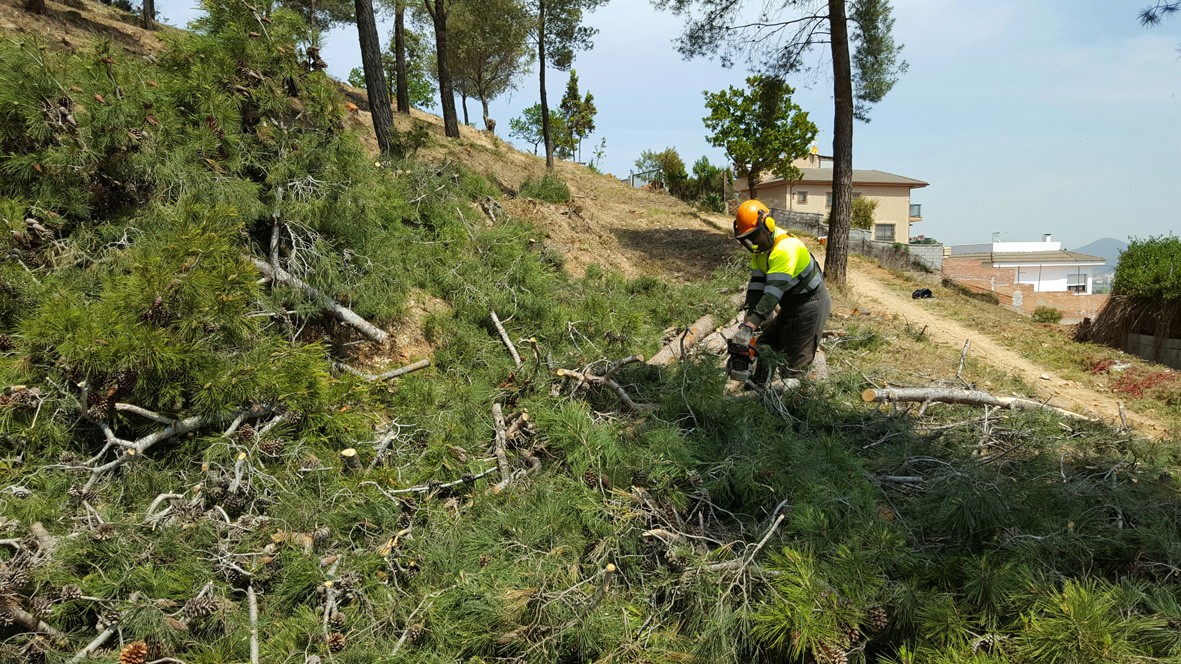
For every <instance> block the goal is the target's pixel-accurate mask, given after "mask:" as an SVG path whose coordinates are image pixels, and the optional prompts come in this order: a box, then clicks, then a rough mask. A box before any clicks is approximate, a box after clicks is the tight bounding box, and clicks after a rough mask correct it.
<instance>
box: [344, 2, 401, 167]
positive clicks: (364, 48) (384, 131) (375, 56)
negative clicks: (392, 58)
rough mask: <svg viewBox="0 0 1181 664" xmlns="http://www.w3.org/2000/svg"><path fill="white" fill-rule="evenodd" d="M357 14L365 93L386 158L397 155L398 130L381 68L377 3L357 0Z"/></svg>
mask: <svg viewBox="0 0 1181 664" xmlns="http://www.w3.org/2000/svg"><path fill="white" fill-rule="evenodd" d="M353 4H354V6H355V7H356V10H357V35H358V37H359V38H360V40H361V66H362V67H363V68H364V70H365V92H366V95H367V96H368V98H369V111H370V112H371V113H372V115H373V133H374V134H375V135H376V136H377V146H378V148H379V149H380V150H381V153H382V154H385V155H388V154H392V153H393V144H392V143H391V142H390V135H391V133H392V131H393V126H394V114H393V111H391V110H390V92H389V88H388V87H386V84H385V71H384V69H383V68H382V66H381V41H380V40H379V39H378V37H377V20H376V19H375V18H374V16H373V0H355V2H354V3H353Z"/></svg>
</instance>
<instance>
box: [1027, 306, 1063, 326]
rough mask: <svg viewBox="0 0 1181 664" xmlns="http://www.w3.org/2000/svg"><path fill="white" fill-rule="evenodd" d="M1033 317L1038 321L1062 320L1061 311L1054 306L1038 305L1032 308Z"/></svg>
mask: <svg viewBox="0 0 1181 664" xmlns="http://www.w3.org/2000/svg"><path fill="white" fill-rule="evenodd" d="M1033 319H1034V320H1035V321H1037V322H1038V323H1057V322H1058V321H1060V320H1062V312H1061V311H1058V310H1057V309H1055V308H1054V307H1038V308H1037V309H1034V310H1033Z"/></svg>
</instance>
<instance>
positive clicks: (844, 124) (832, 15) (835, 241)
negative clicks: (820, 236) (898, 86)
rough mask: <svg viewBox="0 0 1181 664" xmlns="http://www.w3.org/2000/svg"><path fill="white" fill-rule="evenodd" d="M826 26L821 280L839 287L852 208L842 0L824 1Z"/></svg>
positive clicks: (850, 98)
mask: <svg viewBox="0 0 1181 664" xmlns="http://www.w3.org/2000/svg"><path fill="white" fill-rule="evenodd" d="M828 23H829V27H830V34H831V42H830V43H831V45H832V73H833V100H834V102H835V103H834V106H835V114H834V118H833V138H832V158H833V162H832V213H831V216H830V218H829V222H828V249H827V252H826V254H825V258H824V278H825V279H826V280H828V282H829V283H831V284H833V285H836V286H843V285H844V284H845V271H846V269H847V267H848V264H849V221H850V215H851V212H852V204H853V76H852V72H851V71H850V67H849V26H848V24H847V22H846V18H845V0H828Z"/></svg>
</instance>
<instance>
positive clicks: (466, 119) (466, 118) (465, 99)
mask: <svg viewBox="0 0 1181 664" xmlns="http://www.w3.org/2000/svg"><path fill="white" fill-rule="evenodd" d="M459 98H460V100H461V103H462V104H463V123H464V124H465V125H470V124H471V122H469V121H468V115H467V95H465V94H463V93H462V92H461V93H459Z"/></svg>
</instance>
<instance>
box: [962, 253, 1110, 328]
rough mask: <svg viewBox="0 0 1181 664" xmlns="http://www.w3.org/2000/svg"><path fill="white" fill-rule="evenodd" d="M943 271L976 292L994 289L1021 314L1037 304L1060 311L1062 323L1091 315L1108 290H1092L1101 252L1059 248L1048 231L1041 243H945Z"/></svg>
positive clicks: (1034, 307)
mask: <svg viewBox="0 0 1181 664" xmlns="http://www.w3.org/2000/svg"><path fill="white" fill-rule="evenodd" d="M949 249H950V252H951V253H950V255H949V256H945V257H944V259H943V276H945V277H947V278H948V279H951V280H953V281H955V282H957V283H959V284H961V285H964V286H967V287H968V288H970V289H972V290H975V291H978V292H990V293H994V294H995V295H996V296H997V298H998V299H999V300H1000V301H1001V303H1002V304H1006V305H1009V306H1012V307H1013V308H1014V309H1018V310H1020V311H1022V312H1024V313H1032V312H1033V310H1034V309H1036V308H1037V307H1042V306H1045V307H1052V308H1054V309H1057V310H1059V311H1061V312H1062V315H1063V319H1064V321H1066V322H1070V321H1077V320H1081V319H1083V318H1087V317H1091V316H1094V315H1095V314H1096V313H1097V312H1098V311H1099V309H1100V308H1102V306H1103V303H1104V302H1106V301H1107V296H1106V295H1096V294H1095V293H1094V281H1095V274H1094V272H1095V268H1097V267H1102V266H1103V265H1105V264H1106V263H1107V261H1106V260H1105V259H1103V258H1101V257H1099V256H1091V255H1088V254H1080V253H1078V252H1074V251H1067V250H1065V249H1063V248H1062V243H1061V242H1057V241H1055V240H1054V239H1053V238H1052V237H1051V236H1050V235H1049V234H1046V235H1043V236H1042V241H1041V242H999V241H994V242H991V243H988V244H968V245H959V246H953V247H949Z"/></svg>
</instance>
